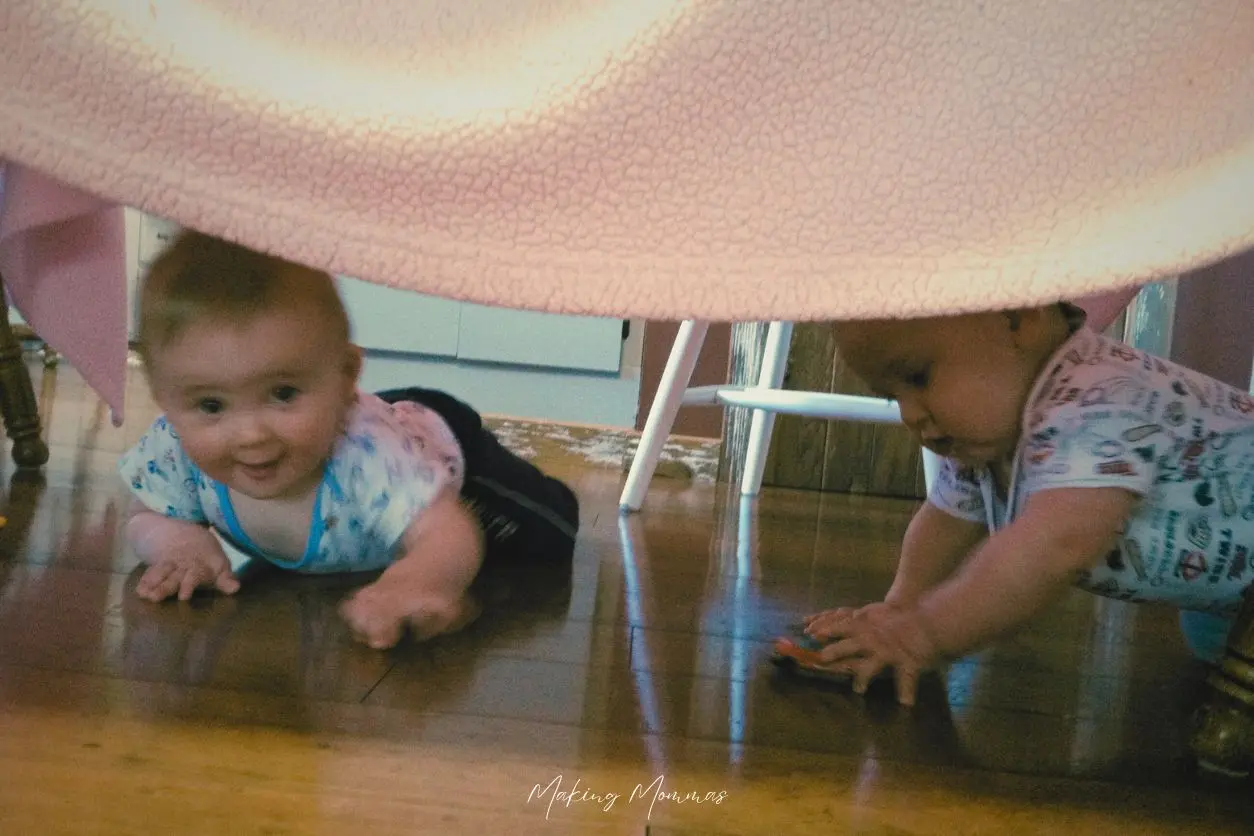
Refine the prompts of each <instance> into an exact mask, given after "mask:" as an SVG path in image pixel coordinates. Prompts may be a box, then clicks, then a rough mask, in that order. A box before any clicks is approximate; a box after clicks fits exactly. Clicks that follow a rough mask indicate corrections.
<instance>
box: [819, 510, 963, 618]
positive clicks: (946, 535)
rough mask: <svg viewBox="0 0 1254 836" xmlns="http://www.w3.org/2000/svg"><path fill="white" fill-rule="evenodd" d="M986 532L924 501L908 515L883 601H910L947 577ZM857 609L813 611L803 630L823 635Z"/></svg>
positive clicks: (894, 603)
mask: <svg viewBox="0 0 1254 836" xmlns="http://www.w3.org/2000/svg"><path fill="white" fill-rule="evenodd" d="M987 532H988V529H987V528H985V527H984V526H983V525H981V524H979V523H973V522H970V521H968V520H963V519H959V518H958V517H955V516H953V515H952V514H947V513H945V512H944V511H942V510H941V509H940V508H937V507H936V506H935V505H933V504H932V503H931V502H924V503H923V505H922V506H921V507H920V508H919V510H918V511H916V512H915V514H914V516H913V517H912V518H911V519H910V525H909V526H908V527H907V528H906V535H905V537H903V538H902V542H901V557H900V558H899V559H898V561H897V574H896V576H895V577H894V579H893V585H892V587H891V588H890V589H889V590H888V594H887V595H885V596H884V605H888V606H909V605H910V604H913V603H914V602H915V601H917V600H918V599H919V596H921V595H922V594H923V593H924V592H926V591H927V590H929V589H931V588H933V587H934V586H936V585H937V584H938V583H940V582H941V581H943V580H944V579H945V578H947V577H949V576H950V574H951V573H952V572H953V571H954V567H955V566H957V565H958V563H959V562H961V561H962V559H963V558H965V557H966V556H967V555H968V554H970V552H971V550H972V549H973V548H975V546H976V544H978V543H979V542H980V541H981V540H983V539H984V537H985V536H986V534H987ZM871 606H872V607H878V606H883V605H881V604H872V605H871ZM856 611H857V609H856V608H854V607H839V608H837V609H834V610H826V611H824V612H821V613H817V614H815V615H812V616H810V617H809V618H807V619H806V621H805V627H806V632H808V633H809V634H810V635H812V636H815V637H816V638H826V637H828V636H829V635H830V634H831V632H832V630H833V629H834V628H836V627H837V625H839V624H840V623H842V622H843V621H844V620H845V619H848V618H851V617H852V616H853V614H854V613H855V612H856Z"/></svg>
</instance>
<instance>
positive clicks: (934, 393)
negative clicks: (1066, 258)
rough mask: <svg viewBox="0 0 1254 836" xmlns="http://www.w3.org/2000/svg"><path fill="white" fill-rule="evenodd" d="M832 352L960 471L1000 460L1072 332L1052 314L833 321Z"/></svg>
mask: <svg viewBox="0 0 1254 836" xmlns="http://www.w3.org/2000/svg"><path fill="white" fill-rule="evenodd" d="M833 330H834V333H835V337H836V343H837V349H838V351H839V352H840V356H841V358H842V359H843V360H844V361H845V362H846V363H848V365H849V367H850V369H851V370H852V371H853V372H854V374H856V375H857V376H858V377H860V378H861V379H862V380H863V381H864V382H865V383H866V384H867V385H868V386H869V387H870V388H871V390H872V391H873V392H875V393H876V394H877V395H880V396H882V397H885V398H891V399H894V400H896V401H897V402H898V403H899V404H900V406H901V417H902V420H903V421H904V422H905V424H906V426H907V427H909V428H910V430H911V432H913V433H914V434H915V436H916V437H918V439H919V441H920V442H921V443H922V444H923V445H924V446H926V447H928V448H930V449H932V450H933V451H935V452H936V453H939V454H940V455H942V456H951V457H953V458H955V459H958V460H960V461H962V462H963V463H964V464H973V465H983V464H989V463H992V462H997V461H1000V460H1004V459H1005V458H1006V457H1007V456H1010V455H1011V454H1012V453H1013V451H1014V449H1015V447H1016V446H1017V445H1018V441H1019V434H1020V432H1021V425H1022V417H1023V410H1024V407H1025V405H1026V401H1027V398H1028V395H1029V394H1030V392H1031V389H1032V386H1033V384H1034V382H1035V381H1036V378H1037V375H1038V374H1039V373H1040V371H1041V368H1042V366H1043V365H1044V363H1045V362H1046V361H1047V360H1048V359H1049V357H1050V356H1051V355H1052V354H1053V353H1054V351H1055V350H1056V349H1057V348H1058V346H1060V345H1062V343H1063V342H1065V341H1066V339H1067V336H1068V335H1069V333H1070V330H1069V325H1068V321H1067V317H1066V314H1065V312H1064V310H1063V309H1062V308H1061V306H1059V305H1049V306H1043V307H1039V308H1025V309H1021V310H1013V311H996V312H990V313H976V314H964V315H961V316H946V317H935V318H929V319H894V320H872V321H856V322H841V323H837V324H835V325H834V327H833Z"/></svg>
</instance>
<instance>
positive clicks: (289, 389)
mask: <svg viewBox="0 0 1254 836" xmlns="http://www.w3.org/2000/svg"><path fill="white" fill-rule="evenodd" d="M270 394H271V397H273V398H274V399H275V400H276V401H278V402H279V403H291V402H292V401H294V400H296V398H297V396H298V395H300V390H299V389H297V388H296V387H295V386H287V385H284V386H276V387H274V391H273V392H271V393H270Z"/></svg>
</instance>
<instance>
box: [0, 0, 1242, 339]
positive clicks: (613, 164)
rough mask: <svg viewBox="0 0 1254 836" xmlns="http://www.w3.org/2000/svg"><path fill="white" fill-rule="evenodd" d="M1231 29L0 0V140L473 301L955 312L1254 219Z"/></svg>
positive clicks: (1027, 298) (1043, 21) (524, 4)
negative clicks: (2, 1)
mask: <svg viewBox="0 0 1254 836" xmlns="http://www.w3.org/2000/svg"><path fill="white" fill-rule="evenodd" d="M1251 43H1254V4H1251V3H1249V2H1248V1H1247V0H1200V2H1199V0H1188V2H1185V0H1179V2H1174V1H1173V2H1159V3H1152V4H1151V3H1144V2H1140V0H1096V2H1093V3H1089V4H1086V5H1085V7H1084V8H1083V10H1081V9H1080V7H1079V6H1077V5H1075V4H1072V3H1058V2H1053V1H1052V0H1025V2H1016V3H1003V4H995V3H987V2H984V0H953V2H947V3H932V4H924V3H885V2H882V0H850V2H842V3H832V2H830V0H782V2H779V3H768V4H764V3H749V2H741V0H692V1H691V2H674V0H602V2H597V3H579V2H575V0H431V2H423V3H414V2H409V0H374V2H356V3H351V2H350V3H346V2H341V0H266V2H261V1H260V0H8V2H5V3H3V4H0V157H5V158H8V159H9V160H11V161H14V162H16V163H20V164H22V165H24V166H28V167H30V168H32V169H34V170H37V171H40V172H43V173H44V174H47V175H49V176H51V177H54V178H56V179H57V180H60V181H63V182H64V183H65V184H67V185H69V186H70V187H73V188H75V189H81V190H83V191H85V192H89V193H91V194H95V195H98V196H100V197H102V198H104V199H107V200H110V201H113V202H116V203H120V204H128V205H134V206H138V207H140V208H143V209H146V210H149V211H152V212H154V213H156V214H158V215H162V216H166V217H169V218H172V219H173V220H175V221H178V222H180V223H182V224H184V225H188V226H195V227H198V228H201V229H203V230H205V231H208V232H212V233H216V234H220V235H224V236H226V237H229V238H233V239H235V240H239V241H241V242H243V243H246V244H249V245H252V246H254V247H258V248H260V249H266V250H272V251H275V252H279V253H282V254H284V255H286V256H288V257H291V258H294V259H297V260H300V261H304V262H307V263H309V264H312V265H316V266H321V267H324V268H327V269H330V270H332V271H335V272H341V273H347V274H351V275H356V276H359V277H361V278H364V279H367V280H370V281H374V282H378V283H382V284H388V285H394V286H398V287H405V288H410V289H413V290H417V291H422V292H426V293H432V294H437V295H442V296H448V297H453V298H458V299H464V300H468V301H473V302H482V303H488V304H495V305H504V306H512V307H522V308H533V309H541V310H549V311H554V312H570V313H589V314H602V315H610V316H640V317H655V318H672V319H677V318H688V317H699V318H705V319H722V320H744V319H759V320H760V319H773V318H780V319H793V320H806V319H818V318H849V317H869V316H910V315H919V314H930V313H943V312H957V311H963V310H972V309H981V308H991V307H1002V306H1008V305H1014V304H1024V303H1030V302H1036V301H1044V300H1050V299H1057V298H1062V297H1069V298H1075V297H1078V296H1084V295H1086V294H1091V293H1097V292H1106V291H1110V290H1114V289H1118V288H1126V287H1129V286H1132V285H1134V284H1136V283H1139V282H1143V281H1145V280H1149V279H1154V278H1158V277H1161V276H1165V275H1171V274H1175V273H1178V272H1181V271H1183V270H1186V269H1188V268H1191V267H1195V266H1198V265H1200V264H1202V263H1204V262H1208V261H1212V260H1216V259H1218V258H1221V257H1223V256H1225V255H1227V254H1230V253H1232V252H1235V251H1237V250H1239V249H1244V248H1246V247H1249V246H1251V245H1254V197H1251V195H1254V61H1252V60H1251V58H1250V50H1249V45H1250V44H1251ZM67 316H68V311H67ZM70 327H71V328H73V327H75V326H73V325H71V326H70Z"/></svg>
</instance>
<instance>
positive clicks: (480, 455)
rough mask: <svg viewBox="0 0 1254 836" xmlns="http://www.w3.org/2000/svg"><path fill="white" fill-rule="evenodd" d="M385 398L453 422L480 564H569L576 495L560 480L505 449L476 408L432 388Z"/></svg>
mask: <svg viewBox="0 0 1254 836" xmlns="http://www.w3.org/2000/svg"><path fill="white" fill-rule="evenodd" d="M378 395H379V397H380V398H382V399H383V400H385V401H387V402H388V403H397V402H399V401H412V402H414V403H418V404H422V405H423V406H425V407H427V408H428V409H431V410H434V411H435V412H437V413H439V414H440V416H441V417H442V418H443V419H444V420H445V421H446V422H447V423H448V425H449V427H450V428H452V430H453V434H454V435H456V436H457V441H458V443H459V444H461V448H462V455H463V456H465V459H466V481H465V484H464V485H463V486H462V499H463V500H465V501H466V504H467V505H469V506H470V507H471V508H473V509H474V510H475V513H476V514H477V515H478V517H479V523H480V525H482V526H483V532H484V541H485V549H484V564H485V566H488V565H491V564H506V563H514V562H517V561H519V560H524V559H526V560H532V561H543V562H546V563H548V562H552V563H556V564H558V565H561V564H569V562H570V560H571V557H572V556H573V555H574V551H575V535H576V534H577V533H578V531H579V501H578V500H577V499H576V498H575V494H574V492H572V491H571V489H570V488H568V487H566V485H565V484H564V483H562V482H561V481H559V480H557V479H554V478H553V477H552V476H548V475H546V474H544V473H543V472H542V471H541V470H540V469H539V468H538V467H536V466H535V465H533V464H532V463H531V462H529V461H527V460H526V459H523V458H521V457H519V456H516V455H514V454H513V453H511V452H510V451H509V450H507V449H506V448H505V447H504V446H503V445H502V444H501V442H500V441H498V440H497V438H496V436H495V435H493V434H492V432H491V431H490V430H488V429H486V428H485V427H484V426H483V419H482V418H481V417H480V415H479V413H478V412H475V410H473V409H472V408H470V407H469V406H467V405H466V404H464V403H462V402H461V401H459V400H458V399H457V398H455V397H453V396H452V395H449V394H448V393H446V392H440V391H437V390H435V389H420V388H416V387H411V388H407V389H388V390H386V391H383V392H379V393H378Z"/></svg>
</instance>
